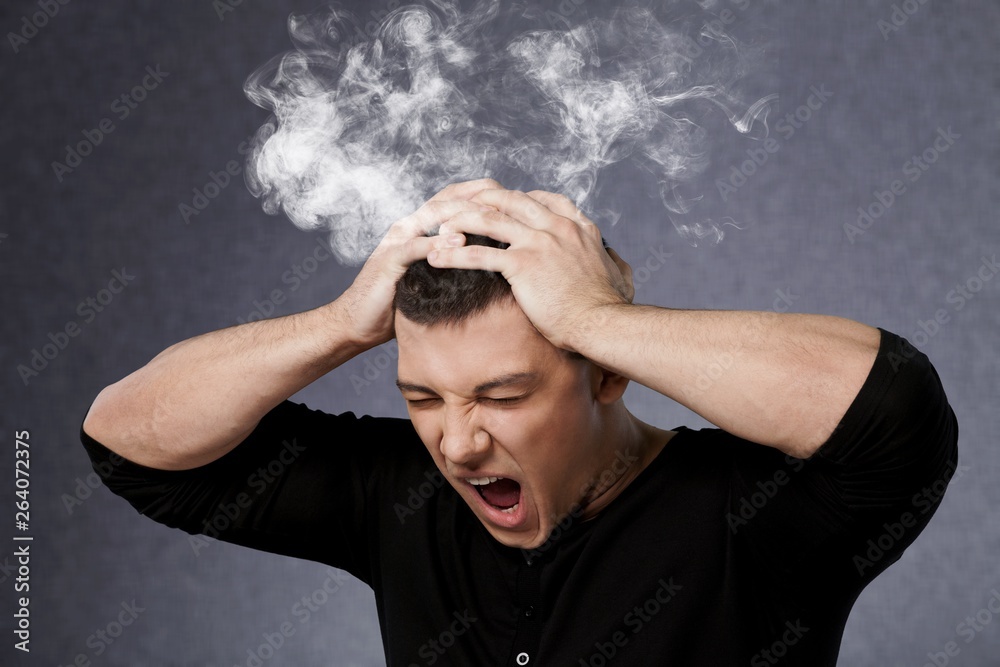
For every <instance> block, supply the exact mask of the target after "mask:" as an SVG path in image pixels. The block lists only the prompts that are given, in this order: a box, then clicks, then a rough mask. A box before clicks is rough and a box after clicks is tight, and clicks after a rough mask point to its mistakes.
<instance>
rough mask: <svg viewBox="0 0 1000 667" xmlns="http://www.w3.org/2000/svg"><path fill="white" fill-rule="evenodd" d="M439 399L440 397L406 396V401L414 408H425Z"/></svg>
mask: <svg viewBox="0 0 1000 667" xmlns="http://www.w3.org/2000/svg"><path fill="white" fill-rule="evenodd" d="M440 400H441V399H440V398H408V399H406V402H407V404H409V405H410V406H412V407H414V408H426V407H429V406H430V405H431V404H433V403H436V402H437V401H440Z"/></svg>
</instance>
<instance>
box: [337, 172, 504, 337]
mask: <svg viewBox="0 0 1000 667" xmlns="http://www.w3.org/2000/svg"><path fill="white" fill-rule="evenodd" d="M497 189H503V186H501V185H500V184H499V183H497V182H496V181H494V180H492V179H488V178H484V179H480V180H476V181H466V182H463V183H453V184H451V185H449V186H448V187H446V188H444V189H443V190H441V191H440V192H438V193H437V194H436V195H434V196H433V197H431V198H430V200H428V201H427V202H426V203H425V204H424V205H423V206H421V207H420V208H419V209H417V210H416V211H414V212H413V213H411V214H410V215H408V216H406V217H405V218H402V219H400V220H398V221H396V222H395V223H393V225H392V227H390V228H389V231H388V232H387V233H386V235H385V237H384V238H383V239H382V241H381V242H380V243H379V245H378V247H376V248H375V250H374V252H372V254H371V256H370V257H369V258H368V261H366V262H365V265H364V266H363V267H362V268H361V271H360V272H359V273H358V276H357V278H355V280H354V283H353V284H352V285H351V286H350V287H349V288H348V289H347V290H346V291H345V292H344V293H343V294H342V295H341V296H340V298H339V299H337V301H338V302H340V304H341V305H342V306H343V307H342V312H343V313H344V315H345V317H346V318H347V320H348V322H349V325H350V329H351V332H350V336H351V339H352V340H353V341H354V342H355V343H356V344H357V345H358V346H360V347H363V348H368V347H374V346H376V345H380V344H382V343H384V342H386V341H388V340H390V339H391V338H392V337H393V336H394V335H395V333H394V330H393V312H392V301H393V297H394V295H395V290H396V281H397V280H399V278H400V277H401V276H402V275H403V273H405V272H406V269H407V267H408V266H409V265H410V264H412V263H413V262H416V261H419V260H421V259H425V258H426V257H427V253H429V252H430V251H431V250H434V249H435V248H439V247H444V246H445V245H447V244H448V239H447V238H442V237H440V236H430V237H429V236H427V234H428V233H430V232H431V231H433V230H435V229H436V228H437V227H438V226H440V225H441V223H443V222H445V221H446V220H448V219H449V218H451V217H452V216H454V215H455V214H457V213H462V212H464V211H479V210H482V209H483V206H482V205H481V204H477V203H474V202H472V201H470V200H471V199H472V198H473V197H475V196H476V195H477V194H478V193H480V192H482V191H483V190H497ZM490 210H492V209H490ZM463 243H464V238H461V239H459V240H458V241H457V242H456V243H455V245H462V244H463Z"/></svg>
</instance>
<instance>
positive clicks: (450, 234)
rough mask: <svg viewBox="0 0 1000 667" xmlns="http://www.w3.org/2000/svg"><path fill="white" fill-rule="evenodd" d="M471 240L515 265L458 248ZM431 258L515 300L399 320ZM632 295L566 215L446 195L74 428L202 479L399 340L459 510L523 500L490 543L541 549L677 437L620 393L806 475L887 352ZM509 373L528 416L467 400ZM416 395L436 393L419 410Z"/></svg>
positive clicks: (107, 392) (155, 368)
mask: <svg viewBox="0 0 1000 667" xmlns="http://www.w3.org/2000/svg"><path fill="white" fill-rule="evenodd" d="M434 229H439V230H440V233H439V234H438V235H435V236H428V233H430V232H431V231H433V230H434ZM465 233H477V234H485V235H487V236H490V237H492V238H495V239H497V240H500V241H503V242H506V243H509V244H510V247H509V248H507V249H505V250H500V249H495V248H486V247H483V246H465V245H464V238H465V237H464V234H465ZM424 258H426V259H427V261H428V262H430V263H431V264H432V265H433V266H437V267H441V268H459V269H483V270H488V271H497V272H499V273H501V274H502V275H503V276H504V278H505V279H506V280H507V281H508V282H509V283H510V285H511V290H512V293H513V298H514V302H513V303H511V304H508V307H507V308H506V309H504V308H500V307H496V308H492V309H490V310H488V311H487V312H485V313H482V314H481V315H479V316H475V317H472V318H469V319H468V320H467V321H466V322H465V323H462V324H458V325H448V326H435V327H424V328H423V329H422V328H421V327H419V326H417V325H415V324H414V323H412V322H406V321H405V319H404V318H400V317H396V316H395V313H394V312H393V309H392V299H393V294H394V291H395V284H396V281H397V280H398V279H399V277H400V276H401V275H402V274H403V272H405V271H406V267H407V266H409V265H410V264H411V263H412V262H414V261H417V260H419V259H424ZM633 294H634V290H633V287H632V283H631V269H630V267H629V266H628V264H627V263H625V262H624V261H623V260H622V259H621V258H620V257H619V256H618V255H617V253H615V252H614V251H613V250H610V251H605V249H604V247H603V245H602V243H601V235H600V232H599V230H598V229H597V227H596V226H595V225H594V224H593V223H592V222H591V221H590V220H588V219H587V218H586V216H584V215H583V214H582V213H581V212H580V211H579V210H578V209H577V207H576V206H575V205H574V204H573V203H572V202H571V201H569V200H568V199H566V198H565V197H562V196H559V195H554V194H552V193H547V192H540V191H538V192H529V193H523V192H517V191H512V190H505V189H504V188H503V187H502V186H501V185H500V184H499V183H497V182H496V181H491V180H479V181H470V182H466V183H456V184H453V185H450V186H448V187H446V188H444V189H443V190H442V191H441V192H439V193H438V194H437V195H435V196H434V197H432V198H431V199H430V200H429V201H428V202H427V203H425V204H424V205H423V206H421V207H420V208H419V209H418V210H417V211H414V212H413V213H412V214H410V215H408V216H406V217H405V218H402V219H401V220H399V221H397V222H396V223H395V224H393V225H392V227H391V228H390V229H389V231H388V233H387V234H386V236H385V237H384V238H383V240H382V241H381V243H380V244H379V246H378V247H377V248H376V249H375V251H374V252H373V253H372V255H371V257H369V259H368V261H367V262H366V263H365V265H364V267H362V269H361V271H360V272H359V274H358V276H357V277H356V279H355V280H354V282H353V284H352V285H351V286H350V287H349V288H348V289H347V290H346V291H345V292H344V293H343V294H342V295H341V296H340V297H339V298H337V299H336V300H335V301H333V302H331V303H328V304H325V305H323V306H320V307H318V308H315V309H313V310H309V311H305V312H302V313H296V314H292V315H287V316H284V317H277V318H272V319H270V320H264V321H259V322H249V323H247V324H243V325H239V326H234V327H228V328H226V329H220V330H218V331H212V332H209V333H206V334H202V335H200V336H195V337H194V338H190V339H187V340H185V341H181V342H180V343H177V344H175V345H172V346H171V347H169V348H167V349H166V350H164V351H163V352H161V353H160V354H158V355H157V356H156V357H154V358H153V359H152V360H151V361H150V362H149V363H148V364H146V365H145V366H143V367H142V368H140V369H138V370H137V371H135V372H133V373H132V374H130V375H128V376H127V377H125V378H123V379H121V380H119V381H118V382H116V383H114V384H112V385H109V386H108V387H106V388H105V389H104V390H103V391H101V393H100V394H99V395H98V396H97V398H96V399H95V401H94V403H93V405H92V406H91V409H90V411H89V413H88V415H87V417H86V419H85V420H84V424H83V426H84V430H85V431H86V432H87V433H88V434H90V435H91V436H93V437H94V438H96V439H97V440H98V441H100V442H102V443H103V444H105V445H106V446H107V447H109V448H110V449H111V450H112V451H114V452H116V453H117V454H119V455H121V456H123V457H124V458H126V459H128V460H131V461H134V462H136V463H139V464H142V465H146V466H150V467H154V468H160V469H165V470H185V469H189V468H194V467H197V466H201V465H205V464H207V463H209V462H211V461H214V460H216V459H218V458H219V457H221V456H223V455H225V454H226V453H227V452H229V451H231V450H232V449H233V448H235V447H237V446H238V445H239V444H240V443H241V442H242V441H243V440H244V439H245V438H246V436H247V435H248V434H249V433H250V432H251V431H252V430H253V429H254V427H255V426H256V425H257V423H258V422H259V421H260V419H261V418H262V417H263V416H264V415H265V414H266V413H267V412H268V411H269V410H271V409H272V408H274V407H275V406H276V405H278V404H279V403H280V402H281V401H283V400H285V399H287V398H288V397H290V396H292V395H293V394H295V393H296V392H298V391H299V390H301V389H302V388H304V387H306V386H307V385H309V384H310V383H312V382H313V381H315V380H317V379H319V378H320V377H322V376H323V375H325V374H326V373H328V372H330V371H331V370H333V369H335V368H337V367H338V366H339V365H340V364H342V363H344V362H345V361H347V360H348V359H351V358H352V357H354V356H356V355H358V354H361V353H362V352H364V351H366V350H368V349H371V348H372V347H375V346H377V345H379V344H381V343H384V342H386V341H388V340H390V339H391V338H392V337H393V336H397V337H398V338H399V342H400V345H399V348H400V367H399V372H400V380H401V381H402V382H403V384H404V387H405V388H407V391H405V392H404V396H405V397H406V398H407V399H413V398H416V399H420V400H422V399H423V398H433V399H435V400H437V401H438V402H437V403H429V404H424V406H420V407H416V406H414V404H413V403H410V404H409V409H410V413H411V418H412V419H413V421H414V425H415V426H416V427H417V429H418V432H419V434H420V436H421V439H422V440H423V442H424V444H425V445H426V446H427V448H428V450H429V451H430V452H431V454H432V456H434V457H435V461H437V463H438V465H439V467H440V468H441V470H442V473H443V474H445V475H446V477H447V478H448V480H449V481H450V482H452V484H453V486H455V488H456V489H458V490H459V493H462V494H463V497H464V498H465V499H466V501H467V502H468V501H470V500H471V501H474V502H478V500H477V499H476V498H475V497H473V496H470V495H469V493H470V492H474V491H472V490H471V489H469V488H467V487H466V486H464V484H465V483H464V482H463V481H462V477H463V475H469V476H482V474H483V473H490V474H496V475H498V476H505V477H506V476H509V477H512V478H514V479H517V481H519V482H521V483H522V491H523V495H524V502H525V503H526V510H527V511H528V512H529V517H528V518H529V519H530V520H529V521H526V522H525V523H524V525H523V526H522V528H521V529H520V530H518V531H516V534H507V532H505V531H501V530H496V526H493V527H492V528H491V526H490V525H489V521H486V522H484V523H487V528H488V529H490V532H491V533H493V535H494V536H495V537H496V538H497V539H498V540H500V541H501V542H503V543H505V544H510V545H512V546H513V545H516V546H522V547H526V548H533V547H534V546H538V545H540V544H541V543H542V541H543V540H544V538H545V537H546V536H547V535H548V534H549V532H550V531H551V529H552V526H553V525H554V517H557V516H558V517H562V516H565V514H566V513H567V512H568V511H569V510H570V509H572V507H573V503H574V502H575V500H582V501H583V502H584V503H585V509H584V511H585V517H588V516H594V515H595V514H596V513H597V512H599V511H600V510H601V509H602V508H603V507H606V506H607V505H608V503H610V502H612V501H613V500H614V498H615V497H616V496H617V495H618V494H620V493H621V491H622V489H624V488H626V487H627V486H628V484H629V483H630V482H631V481H632V480H633V479H634V478H635V476H636V475H637V474H638V472H639V471H640V470H641V469H642V468H643V467H645V465H647V464H648V463H649V461H650V460H652V459H653V457H654V456H655V455H656V453H657V452H658V451H659V449H660V448H662V446H663V443H665V442H666V440H667V439H668V438H669V436H670V433H669V432H668V431H660V430H658V429H655V428H653V427H650V426H648V425H645V424H642V423H641V422H639V421H638V420H635V419H634V418H633V417H632V416H631V415H629V414H628V412H627V410H625V407H624V405H623V404H622V403H621V395H622V393H623V392H624V390H625V386H626V384H627V382H628V381H633V382H639V383H641V384H643V385H645V386H647V387H649V388H651V389H653V390H654V391H657V392H659V393H661V394H663V395H664V396H666V397H668V398H671V399H673V400H675V401H677V402H679V403H681V404H683V405H685V406H686V407H688V408H690V409H691V410H693V411H694V412H696V413H697V414H699V415H700V416H702V417H703V418H705V419H706V420H707V421H709V422H711V423H713V424H715V425H716V426H719V427H720V428H723V429H725V430H727V431H729V432H730V433H732V434H733V435H736V436H738V437H741V438H744V439H746V440H749V441H751V442H756V443H759V444H761V445H763V446H767V447H774V448H776V449H779V450H781V451H783V452H785V453H786V454H789V455H791V456H796V457H800V458H808V457H809V456H812V454H814V453H815V452H816V451H817V450H818V449H819V448H820V447H821V446H822V445H823V443H824V442H825V441H826V440H827V439H828V438H829V436H830V434H831V433H832V432H833V430H834V428H835V427H836V426H837V424H838V423H839V422H840V420H841V418H842V417H843V416H844V413H845V412H846V410H847V409H848V407H849V406H850V404H851V402H852V401H853V400H854V398H855V397H856V396H857V394H858V391H859V390H860V388H861V386H862V384H863V383H864V381H865V379H866V378H867V375H868V373H869V371H870V370H871V367H872V363H873V362H874V359H875V355H876V352H877V351H878V347H879V338H880V334H879V332H878V330H877V329H874V328H873V327H870V326H867V325H865V324H861V323H858V322H853V321H851V320H847V319H844V318H839V317H831V316H826V315H809V314H799V313H783V314H779V313H776V312H754V311H707V310H678V309H671V308H663V307H656V306H648V305H639V304H633V303H632V296H633ZM483 350H488V351H489V353H488V354H487V353H483ZM566 352H576V353H577V354H579V355H582V356H583V357H584V359H583V360H580V359H574V358H572V357H570V356H569V355H567V354H566ZM713 369H715V370H718V371H720V372H714V371H713ZM512 371H518V372H520V371H527V372H533V373H535V374H536V376H537V377H538V378H540V379H538V380H537V384H535V385H532V386H531V387H530V392H529V393H530V395H529V396H527V397H526V398H525V399H524V400H523V403H522V404H513V403H512V404H509V405H507V406H504V407H502V408H501V407H500V406H499V405H496V404H490V403H489V402H488V401H486V400H485V399H488V398H504V397H510V395H509V394H506V393H504V392H506V391H510V390H515V389H516V390H517V391H519V392H522V393H523V392H526V391H528V389H529V388H527V387H502V389H503V390H504V392H499V390H500V389H501V387H493V390H497V391H498V393H496V394H494V393H492V392H476V391H474V390H475V388H476V387H477V386H478V385H480V384H483V383H485V382H489V381H491V380H495V379H496V378H497V377H498V375H502V374H505V373H510V372H512ZM707 373H711V380H710V381H708V382H705V381H704V379H705V378H706V374H707ZM264 379H266V381H263V380H264ZM416 385H420V386H421V387H423V388H424V389H427V390H429V391H423V390H421V391H423V394H424V395H420V392H417V395H414V394H413V393H411V392H412V390H413V387H414V386H416ZM500 394H502V395H500ZM553 415H558V416H560V417H559V418H558V419H554V418H553ZM570 415H571V416H572V417H573V419H569V418H568V417H569V416H570ZM539 443H542V444H544V445H545V446H538V445H539ZM602 443H606V444H602ZM616 450H623V451H627V452H633V453H636V454H637V455H638V456H637V460H636V462H635V465H634V466H630V467H629V468H628V469H627V470H625V471H624V472H623V473H622V474H621V476H620V477H618V478H615V479H607V478H606V477H605V479H607V483H606V484H604V485H601V486H596V487H595V486H591V485H590V481H591V480H593V479H600V473H602V472H603V471H605V470H608V469H609V468H608V465H609V463H608V462H609V461H610V460H611V459H612V456H613V454H614V453H615V452H616ZM581 453H582V454H583V455H581ZM494 468H495V469H494ZM500 473H509V474H500ZM470 507H473V510H474V511H477V510H476V509H475V507H474V504H473V503H470ZM477 514H478V511H477ZM480 518H481V519H482V518H483V517H480Z"/></svg>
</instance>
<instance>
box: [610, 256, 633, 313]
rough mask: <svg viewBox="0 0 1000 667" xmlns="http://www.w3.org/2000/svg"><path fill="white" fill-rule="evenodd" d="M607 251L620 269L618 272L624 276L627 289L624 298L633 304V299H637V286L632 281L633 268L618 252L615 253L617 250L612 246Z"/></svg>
mask: <svg viewBox="0 0 1000 667" xmlns="http://www.w3.org/2000/svg"><path fill="white" fill-rule="evenodd" d="M607 251H608V255H609V256H610V257H611V260H612V261H613V262H614V263H615V266H617V267H618V271H619V272H620V273H621V274H622V278H623V279H624V281H625V287H626V289H625V292H624V294H623V296H625V298H627V299H628V300H629V303H631V302H632V299H633V298H634V297H635V284H634V282H633V280H632V266H631V265H630V264H629V263H628V262H626V261H625V260H624V259H622V257H621V255H619V254H618V252H617V251H615V249H614V248H612V247H611V246H608V248H607Z"/></svg>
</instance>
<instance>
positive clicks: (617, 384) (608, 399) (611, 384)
mask: <svg viewBox="0 0 1000 667" xmlns="http://www.w3.org/2000/svg"><path fill="white" fill-rule="evenodd" d="M590 365H591V374H592V375H591V390H592V392H593V394H594V398H595V399H596V400H598V401H600V402H601V403H603V404H605V405H611V404H612V403H614V402H615V401H617V400H619V399H620V398H621V397H622V396H624V395H625V389H626V388H628V378H627V377H625V376H624V375H619V374H618V373H615V372H613V371H609V370H608V369H606V368H601V367H600V366H598V365H597V364H595V363H593V362H590Z"/></svg>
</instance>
